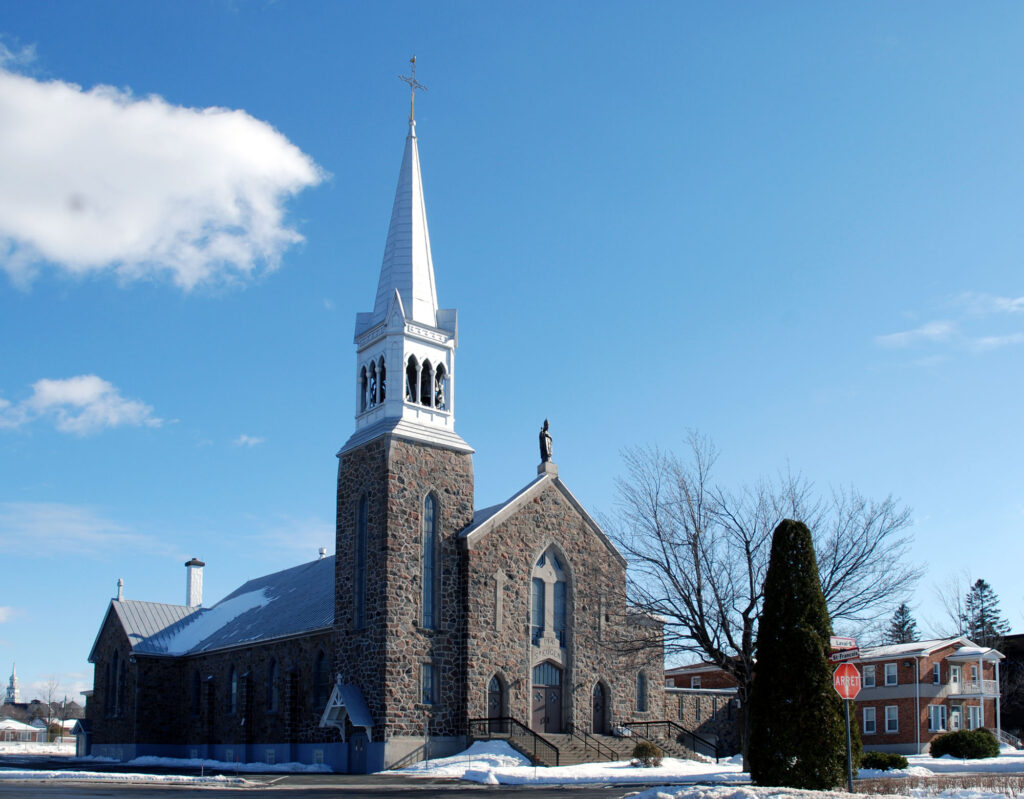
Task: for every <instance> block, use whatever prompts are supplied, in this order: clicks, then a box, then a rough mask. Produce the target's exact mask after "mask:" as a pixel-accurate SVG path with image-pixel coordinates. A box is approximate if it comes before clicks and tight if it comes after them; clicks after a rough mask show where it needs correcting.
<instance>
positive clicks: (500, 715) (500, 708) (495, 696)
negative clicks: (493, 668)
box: [487, 674, 508, 735]
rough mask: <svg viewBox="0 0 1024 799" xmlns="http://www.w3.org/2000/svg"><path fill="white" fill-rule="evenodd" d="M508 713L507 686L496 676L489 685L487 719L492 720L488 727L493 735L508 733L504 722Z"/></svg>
mask: <svg viewBox="0 0 1024 799" xmlns="http://www.w3.org/2000/svg"><path fill="white" fill-rule="evenodd" d="M506 716H508V713H507V712H506V710H505V686H504V684H502V681H501V678H500V677H499V676H498V675H497V674H495V675H494V676H493V677H491V681H490V683H488V685H487V718H489V719H491V721H490V723H489V724H488V727H489V728H490V732H491V734H492V735H493V734H495V733H506V732H508V725H507V724H506V722H505V721H504V719H505V717H506Z"/></svg>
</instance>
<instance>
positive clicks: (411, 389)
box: [405, 355, 420, 402]
mask: <svg viewBox="0 0 1024 799" xmlns="http://www.w3.org/2000/svg"><path fill="white" fill-rule="evenodd" d="M419 371H420V367H419V364H418V363H416V356H415V355H413V356H411V357H410V358H409V364H408V366H406V367H405V401H406V402H415V401H416V388H417V386H419V380H420V376H419Z"/></svg>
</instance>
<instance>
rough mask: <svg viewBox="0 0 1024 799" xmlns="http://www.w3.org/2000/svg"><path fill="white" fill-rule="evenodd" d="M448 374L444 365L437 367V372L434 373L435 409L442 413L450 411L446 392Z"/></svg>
mask: <svg viewBox="0 0 1024 799" xmlns="http://www.w3.org/2000/svg"><path fill="white" fill-rule="evenodd" d="M446 376H447V375H446V373H445V371H444V364H440V363H439V364H438V365H437V371H436V372H435V373H434V407H435V408H437V409H438V410H440V411H446V410H448V398H447V396H446V394H447V393H448V392H447V391H446V390H445V386H446V384H447V381H446V380H445V377H446Z"/></svg>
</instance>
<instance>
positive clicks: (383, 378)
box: [377, 355, 388, 402]
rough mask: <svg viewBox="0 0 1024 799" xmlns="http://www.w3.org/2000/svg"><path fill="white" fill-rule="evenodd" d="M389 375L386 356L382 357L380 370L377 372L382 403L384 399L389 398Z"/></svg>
mask: <svg viewBox="0 0 1024 799" xmlns="http://www.w3.org/2000/svg"><path fill="white" fill-rule="evenodd" d="M387 374H388V370H387V366H386V365H385V364H384V356H383V355H381V356H380V368H379V369H378V370H377V375H378V377H377V380H378V382H379V385H380V401H381V402H383V401H384V398H385V397H386V396H387V388H388V381H387Z"/></svg>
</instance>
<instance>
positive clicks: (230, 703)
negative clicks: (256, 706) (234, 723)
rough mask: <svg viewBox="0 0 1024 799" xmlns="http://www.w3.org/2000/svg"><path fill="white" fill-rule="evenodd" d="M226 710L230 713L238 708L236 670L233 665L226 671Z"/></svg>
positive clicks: (233, 712) (232, 713)
mask: <svg viewBox="0 0 1024 799" xmlns="http://www.w3.org/2000/svg"><path fill="white" fill-rule="evenodd" d="M227 710H228V713H229V714H230V715H234V714H235V711H237V710H238V670H237V669H235V667H234V666H231V668H230V670H229V671H228V695H227Z"/></svg>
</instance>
